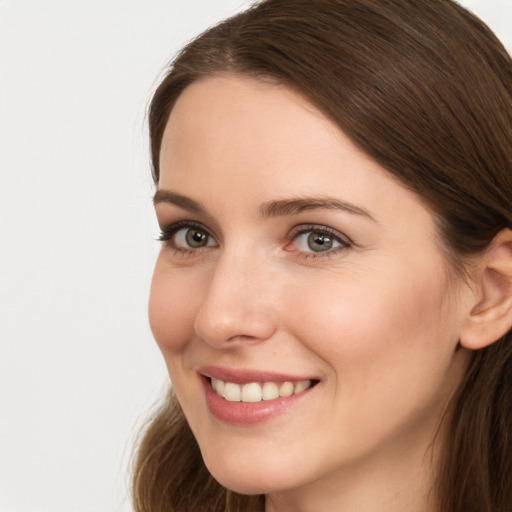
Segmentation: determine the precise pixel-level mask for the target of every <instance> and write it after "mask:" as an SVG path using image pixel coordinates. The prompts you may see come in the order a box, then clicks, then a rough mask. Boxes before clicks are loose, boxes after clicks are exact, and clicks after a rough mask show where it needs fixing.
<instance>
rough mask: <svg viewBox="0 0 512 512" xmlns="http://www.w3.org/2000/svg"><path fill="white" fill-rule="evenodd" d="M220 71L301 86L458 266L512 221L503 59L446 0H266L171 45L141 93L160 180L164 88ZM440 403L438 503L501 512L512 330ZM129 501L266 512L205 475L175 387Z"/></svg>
mask: <svg viewBox="0 0 512 512" xmlns="http://www.w3.org/2000/svg"><path fill="white" fill-rule="evenodd" d="M222 73H229V74H238V75H243V76H250V77H253V78H255V79H272V80H277V81H279V82H280V83H283V84H286V85H289V86H290V87H293V88H295V89H296V90H299V91H300V92H301V93H302V94H304V95H305V96H306V97H307V98H308V99H309V100H310V101H311V102H312V103H313V104H314V105H316V106H317V107H318V108H319V109H321V110H322V111H323V112H324V114H325V115H327V116H328V117H330V118H331V119H333V120H334V121H335V122H336V123H337V124H338V126H339V127H340V129H341V130H343V132H344V133H345V134H346V135H347V136H348V137H350V138H351V140H352V141H353V142H354V143H355V144H356V145H357V146H358V147H359V148H361V149H362V150H363V151H364V152H366V153H367V154H368V155H370V156H372V157H373V158H374V159H375V160H376V161H377V162H379V163H380V165H381V166H382V167H383V168H384V169H386V170H387V171H388V172H390V173H391V174H392V175H394V176H395V177H396V178H398V179H399V180H400V181H401V182H402V183H403V184H405V186H407V187H408V188H410V189H411V190H413V191H415V192H416V193H417V194H419V195H420V196H421V197H422V198H423V199H424V201H425V202H426V204H427V205H428V206H429V208H430V209H431V211H432V212H433V214H434V216H435V219H436V221H437V224H438V229H439V234H440V238H441V240H442V242H443V247H444V249H445V251H446V254H447V257H448V259H449V260H450V262H451V263H452V264H453V266H454V268H455V269H457V270H458V271H460V272H463V271H464V261H465V258H466V257H467V256H470V255H473V254H476V253H478V252H480V251H482V250H483V249H485V248H486V247H487V246H488V245H489V243H490V241H491V240H492V239H493V237H494V236H495V235H496V234H497V233H498V232H499V231H501V230H502V229H504V228H512V61H511V59H510V56H509V55H508V54H507V52H506V50H505V49H504V48H503V46H502V45H501V43H500V42H499V41H498V40H497V39H496V37H495V36H494V35H493V34H492V32H491V31H490V30H489V29H488V28H487V27H486V26H485V25H484V24H483V23H482V22H481V21H480V20H478V19H477V18H476V17H474V16H473V15H472V14H470V13H469V12H468V11H466V10H465V9H463V8H462V7H460V6H459V5H458V4H457V3H455V2H454V1H452V0H428V1H426V0H267V1H264V2H261V3H259V4H257V5H255V6H254V7H252V8H251V9H249V10H247V11H245V12H243V13H241V14H239V15H237V16H235V17H233V18H231V19H229V20H227V21H225V22H223V23H221V24H219V25H217V26H215V27H213V28H211V29H209V30H208V31H206V32H205V33H203V34H202V35H201V36H199V37H198V38H197V39H196V40H194V41H193V42H192V43H190V44H189V45H188V46H187V47H185V49H184V50H182V52H181V53H180V54H179V55H178V57H177V58H176V59H175V61H174V62H173V64H172V65H171V66H170V69H169V71H168V73H167V76H166V77H165V78H164V80H163V81H162V83H161V85H160V86H159V87H158V89H157V91H156V93H155V95H154V97H153V100H152V103H151V106H150V111H149V125H150V136H151V151H152V164H153V176H154V179H155V182H156V183H158V178H159V155H160V145H161V141H162V135H163V131H164V128H165V126H166V123H167V120H168V118H169V114H170V112H171V109H172V107H173V105H174V103H175V101H176V99H177V98H178V96H179V95H180V94H181V92H182V91H183V90H184V88H186V87H187V86H188V85H189V84H191V83H192V82H194V81H196V80H198V79H200V78H202V77H206V76H210V75H215V74H222ZM451 411H452V413H451V414H450V415H449V417H447V418H446V421H447V422H449V426H448V437H447V439H446V440H445V449H444V450H443V451H442V453H443V455H442V457H441V462H440V467H439V468H438V478H437V485H436V489H435V492H436V496H437V502H438V510H439V512H472V511H474V512H506V511H508V512H510V510H511V509H512V332H509V333H508V334H507V335H506V336H504V337H503V339H501V340H498V341H497V342H496V343H494V344H493V345H491V346H490V347H488V348H485V349H482V350H479V351H475V352H474V353H473V355H472V360H471V363H470V366H469V368H468V371H467V374H466V376H465V378H464V380H463V382H462V383H461V385H460V388H459V390H458V392H457V395H456V396H455V397H454V399H453V404H452V407H451ZM448 446H449V449H448V448H447V447H448ZM134 502H135V507H136V510H137V512H186V511H194V512H196V511H209V512H214V511H223V512H227V511H231V512H233V511H242V510H243V511H251V510H263V508H264V501H263V497H261V496H256V497H249V496H241V495H237V494H235V493H232V492H230V491H228V490H226V489H224V488H223V487H221V486H220V485H219V484H218V483H217V482H215V480H214V479H213V478H212V477H211V476H210V475H209V474H208V471H207V470H206V468H205V466H204V464H203V462H202V459H201V455H200V452H199V449H198V447H197V444H196V442H195V440H194V438H193V436H192V433H191V431H190V429H189V428H188V425H187V423H186V421H185V418H184V416H183V413H182V412H181V409H180V406H179V404H178V403H177V401H176V400H175V398H174V397H173V395H172V391H171V393H170V395H169V397H168V399H167V401H166V402H165V403H164V404H163V406H162V409H161V411H160V412H159V413H158V414H157V415H156V416H155V417H154V419H153V420H152V423H151V424H150V425H149V427H148V429H147V431H146V432H145V435H144V437H143V438H142V440H141V442H140V445H139V448H138V457H137V461H136V465H135V468H134Z"/></svg>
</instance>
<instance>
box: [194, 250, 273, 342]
mask: <svg viewBox="0 0 512 512" xmlns="http://www.w3.org/2000/svg"><path fill="white" fill-rule="evenodd" d="M241 267H242V265H241V264H240V261H239V260H238V261H237V263H234V264H231V265H229V264H218V266H217V268H216V269H215V272H214V275H213V277H212V280H211V282H210V285H209V287H208V289H207V290H206V292H205V297H204V299H203V301H202V303H201V306H200V308H199V310H198V312H197V314H196V317H195V321H194V329H195V332H196V333H197V335H198V336H199V337H200V338H201V339H202V340H203V341H205V342H206V343H208V344H210V345H212V346H214V347H216V348H226V347H232V346H233V345H234V344H237V343H247V342H252V343H255V342H261V341H265V340H268V339H269V338H271V337H272V335H273V334H274V332H275V330H276V318H275V314H274V311H273V308H272V306H271V302H272V299H271V290H270V289H269V288H270V286H269V285H268V279H265V276H264V275H263V274H264V272H263V273H262V272H261V271H260V272H257V271H256V268H255V266H254V265H251V266H250V269H251V271H250V272H248V271H247V267H246V266H244V268H241Z"/></svg>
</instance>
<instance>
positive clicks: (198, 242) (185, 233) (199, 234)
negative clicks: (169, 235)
mask: <svg viewBox="0 0 512 512" xmlns="http://www.w3.org/2000/svg"><path fill="white" fill-rule="evenodd" d="M174 245H175V246H176V247H178V248H183V249H199V248H200V247H207V246H214V245H215V242H214V241H213V239H212V237H211V236H210V235H209V234H208V233H206V231H204V230H202V229H198V228H181V229H178V231H176V232H175V233H174Z"/></svg>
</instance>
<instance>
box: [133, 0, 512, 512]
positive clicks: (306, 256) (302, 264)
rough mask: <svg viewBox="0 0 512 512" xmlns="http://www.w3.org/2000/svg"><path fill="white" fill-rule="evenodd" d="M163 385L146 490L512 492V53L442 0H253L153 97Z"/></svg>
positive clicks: (210, 34)
mask: <svg viewBox="0 0 512 512" xmlns="http://www.w3.org/2000/svg"><path fill="white" fill-rule="evenodd" d="M149 123H150V133H151V149H152V158H153V169H154V179H155V183H156V184H157V192H156V194H155V198H154V200H155V209H156V213H157V217H158V220H159V223H160V226H161V229H162V236H161V239H162V241H163V245H162V250H161V253H160V256H159V259H158V261H157V264H156V268H155V273H154V278H153V284H152V291H151V298H150V309H149V312H150V322H151V327H152V330H153V333H154V336H155V339H156V341H157V343H158V345H159V347H160V349H161V351H162V354H163V356H164V359H165V362H166V364H167V367H168V370H169V374H170V377H171V380H172V384H173V391H172V392H171V393H170V395H169V397H168V401H167V402H166V403H165V405H164V407H163V408H162V410H161V411H160V412H159V414H158V415H157V416H156V417H155V418H154V419H153V421H152V423H151V425H150V426H149V428H148V429H147V431H146V433H145V435H144V437H143V439H142V441H141V444H140V447H139V454H138V460H137V464H136V467H135V475H134V493H135V504H136V509H137V510H138V511H139V512H142V511H144V512H146V511H147V512H149V511H151V512H156V511H159V512H161V511H180V512H181V511H189V510H190V511H192V510H193V511H203V510H204V511H216V510H222V511H224V510H230V511H232V510H241V511H242V510H244V511H246V510H266V511H267V512H270V511H272V512H273V511H288V510H293V511H299V512H300V511H316V510H347V511H348V510H350V511H353V510H357V511H358V512H365V511H376V510H378V511H379V512H382V511H387V510H393V511H396V510H408V511H409V510H414V511H417V512H418V511H443V512H454V511H459V512H469V511H475V512H476V511H478V512H482V511H489V512H490V511H492V512H498V511H499V512H505V511H506V510H507V511H510V510H511V508H510V507H511V503H512V478H511V474H512V467H511V462H510V461H511V460H512V449H511V448H512V447H511V436H510V428H511V426H512V419H511V418H512V410H511V400H510V397H511V386H512V382H511V375H512V366H511V361H512V359H511V357H512V356H511V351H512V339H511V326H512V231H511V228H512V204H511V198H512V62H511V60H510V57H509V56H508V54H507V53H506V51H505V50H504V49H503V47H502V46H501V45H500V43H499V42H498V41H497V40H496V38H495V37H494V36H493V34H492V33H491V32H490V31H489V30H488V29H487V28H486V27H485V26H484V25H483V24H482V23H481V22H480V21H479V20H477V19H476V18H475V17H474V16H472V15H471V14H470V13H468V12H467V11H465V10H464V9H463V8H461V7H460V6H459V5H457V4H456V3H455V2H452V1H449V0H431V1H429V2H425V1H423V0H407V1H404V0H386V1H382V0H337V1H333V0H315V1H312V0H268V1H266V2H262V3H260V4H259V5H256V6H255V7H254V8H252V9H250V10H248V11H247V12H244V13H242V14H240V15H237V16H235V17H234V18H232V19H230V20H227V21H226V22H224V23H222V24H220V25H218V26H216V27H214V28H212V29H210V30H208V31H207V32H205V33H204V34H202V35H201V36H200V37H199V38H197V39H196V40H195V41H193V42H192V43H190V44H189V45H188V46H187V47H186V48H185V49H184V50H183V51H182V52H181V54H180V55H179V56H178V57H177V59H176V60H175V62H174V63H173V65H172V67H171V68H170V70H169V72H168V74H167V76H166V77H165V79H164V80H163V82H162V83H161V85H160V86H159V88H158V89H157V91H156V93H155V96H154V98H153V101H152V104H151V108H150V115H149Z"/></svg>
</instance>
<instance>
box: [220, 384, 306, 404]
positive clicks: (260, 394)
mask: <svg viewBox="0 0 512 512" xmlns="http://www.w3.org/2000/svg"><path fill="white" fill-rule="evenodd" d="M310 386H311V381H310V380H301V381H298V382H283V383H280V384H278V383H276V382H264V383H263V384H260V383H259V382H251V383H249V384H243V385H240V384H235V383H234V382H224V381H223V380H220V379H214V378H212V387H213V389H214V390H215V391H216V392H217V394H218V395H220V396H222V397H224V398H225V399H226V400H227V401H228V402H260V401H261V400H274V399H275V398H279V397H287V396H291V395H293V394H297V393H301V392H302V391H304V390H306V389H307V388H309V387H310Z"/></svg>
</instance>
